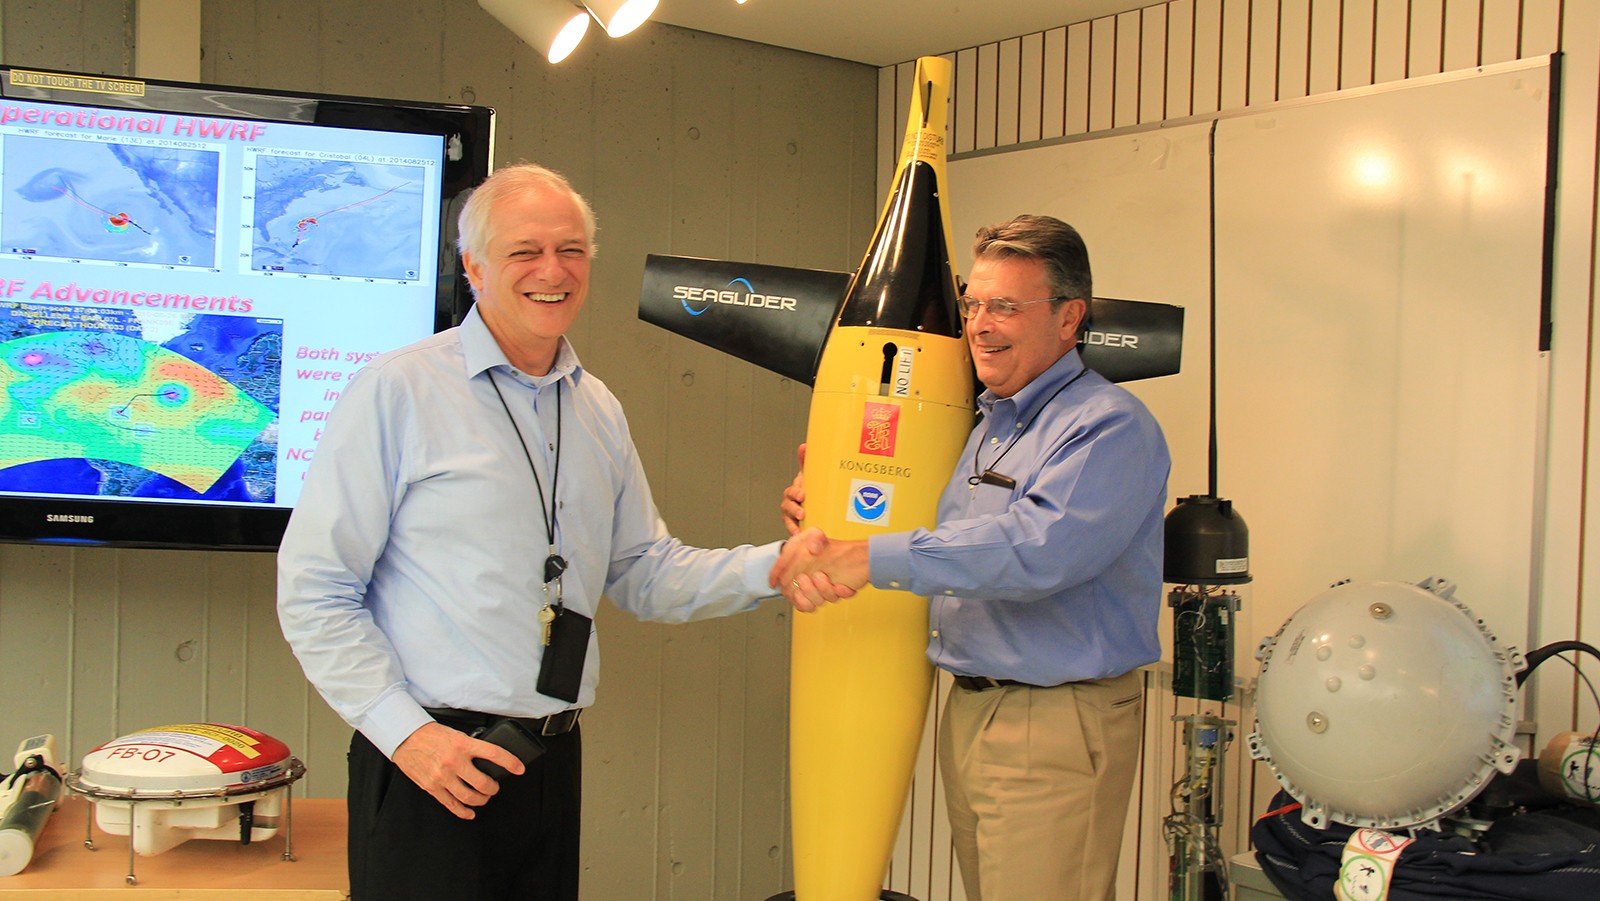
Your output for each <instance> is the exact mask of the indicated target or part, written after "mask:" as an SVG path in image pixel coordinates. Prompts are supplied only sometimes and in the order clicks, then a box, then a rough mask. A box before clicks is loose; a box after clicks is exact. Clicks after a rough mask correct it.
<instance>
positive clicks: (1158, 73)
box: [1137, 6, 1168, 122]
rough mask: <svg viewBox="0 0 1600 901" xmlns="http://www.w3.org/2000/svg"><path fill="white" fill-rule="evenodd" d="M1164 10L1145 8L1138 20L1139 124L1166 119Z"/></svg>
mask: <svg viewBox="0 0 1600 901" xmlns="http://www.w3.org/2000/svg"><path fill="white" fill-rule="evenodd" d="M1167 12H1168V10H1167V7H1165V6H1150V7H1146V8H1145V9H1144V10H1143V11H1142V13H1141V15H1140V20H1139V35H1140V41H1139V70H1138V72H1137V77H1138V79H1139V111H1138V113H1139V115H1138V119H1137V121H1139V122H1160V121H1161V120H1162V119H1165V118H1167V81H1168V76H1167V57H1168V49H1167V41H1168V35H1167Z"/></svg>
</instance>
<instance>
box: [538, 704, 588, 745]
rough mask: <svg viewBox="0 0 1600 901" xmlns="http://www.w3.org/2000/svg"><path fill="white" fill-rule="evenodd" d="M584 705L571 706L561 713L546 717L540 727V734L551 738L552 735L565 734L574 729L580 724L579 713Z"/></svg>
mask: <svg viewBox="0 0 1600 901" xmlns="http://www.w3.org/2000/svg"><path fill="white" fill-rule="evenodd" d="M582 710H583V708H582V707H569V708H568V709H566V710H563V711H561V712H560V713H552V714H550V715H549V716H547V717H545V718H544V723H543V724H542V725H541V726H540V727H539V735H540V736H541V737H544V738H549V737H550V736H552V735H565V734H567V733H568V732H571V731H572V727H573V726H576V725H577V724H578V714H579V713H580V712H581V711H582Z"/></svg>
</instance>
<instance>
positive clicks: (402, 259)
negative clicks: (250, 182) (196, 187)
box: [250, 154, 423, 281]
mask: <svg viewBox="0 0 1600 901" xmlns="http://www.w3.org/2000/svg"><path fill="white" fill-rule="evenodd" d="M422 187H423V169H422V167H420V166H404V165H398V164H389V163H356V162H347V161H342V160H317V159H302V158H299V157H292V158H291V157H280V156H272V155H270V154H261V155H259V156H257V157H256V158H255V189H254V194H253V203H254V206H255V213H254V217H253V218H254V235H255V237H254V242H253V249H252V253H251V259H250V263H251V268H252V269H255V270H256V271H259V272H286V273H297V274H306V275H330V276H341V277H351V278H374V279H395V280H401V281H415V280H417V279H418V278H419V277H420V276H421V275H422V272H421V268H422V221H423V220H422V200H423V196H422Z"/></svg>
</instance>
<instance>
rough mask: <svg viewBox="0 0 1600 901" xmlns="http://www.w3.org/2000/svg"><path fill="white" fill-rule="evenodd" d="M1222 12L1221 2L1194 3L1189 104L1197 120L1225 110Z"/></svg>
mask: <svg viewBox="0 0 1600 901" xmlns="http://www.w3.org/2000/svg"><path fill="white" fill-rule="evenodd" d="M1222 11H1223V7H1222V0H1194V69H1193V71H1194V77H1193V81H1192V83H1191V85H1190V98H1189V103H1190V109H1191V111H1192V112H1193V114H1194V115H1196V116H1203V115H1205V114H1206V113H1214V112H1216V111H1217V110H1219V109H1221V108H1222V106H1221V103H1222V67H1223V64H1224V60H1223V49H1224V48H1223V43H1222ZM1236 77H1242V76H1236Z"/></svg>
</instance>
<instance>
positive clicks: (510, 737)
mask: <svg viewBox="0 0 1600 901" xmlns="http://www.w3.org/2000/svg"><path fill="white" fill-rule="evenodd" d="M472 737H473V738H476V739H478V740H480V741H486V742H489V743H490V744H494V745H499V746H500V747H502V748H505V749H506V750H507V751H510V752H511V753H512V755H514V756H515V757H516V758H517V759H518V760H520V761H522V765H523V766H528V765H529V764H531V763H533V762H534V761H535V760H538V759H539V755H540V754H543V753H544V742H543V741H542V740H540V738H539V736H537V735H534V734H533V733H532V732H530V731H528V728H527V727H526V726H524V725H522V724H521V723H519V722H517V721H516V720H514V719H510V718H509V717H506V718H502V719H498V720H495V721H494V722H493V723H490V724H489V725H487V726H484V727H483V728H482V729H479V730H478V731H476V732H474V733H472ZM472 762H473V763H474V764H475V765H476V766H477V767H478V769H480V770H482V771H483V772H484V773H486V774H488V775H489V777H490V778H492V779H494V781H496V782H504V781H506V777H507V776H510V775H511V773H510V772H509V771H507V770H506V768H505V767H503V766H501V765H500V764H498V763H495V762H494V761H492V760H488V759H486V758H483V757H478V758H474V759H473V761H472Z"/></svg>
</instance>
